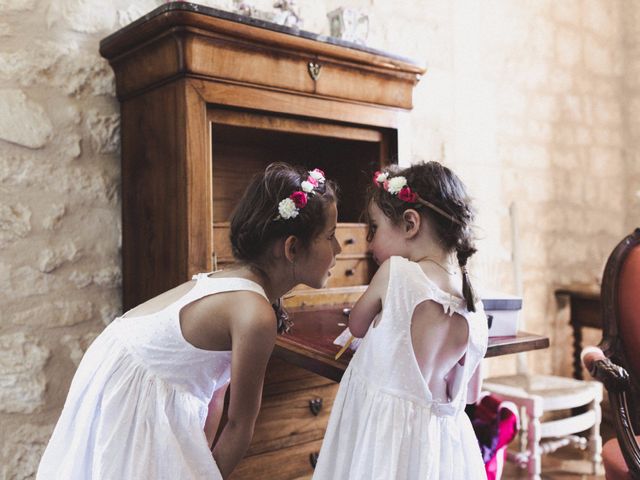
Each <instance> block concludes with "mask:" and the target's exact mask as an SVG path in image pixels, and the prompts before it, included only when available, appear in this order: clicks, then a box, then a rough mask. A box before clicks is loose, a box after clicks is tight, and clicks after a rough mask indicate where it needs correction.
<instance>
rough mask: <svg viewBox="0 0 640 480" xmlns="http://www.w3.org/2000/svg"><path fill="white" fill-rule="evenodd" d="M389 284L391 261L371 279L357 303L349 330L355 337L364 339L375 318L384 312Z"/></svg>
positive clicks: (382, 266) (384, 264) (386, 262)
mask: <svg viewBox="0 0 640 480" xmlns="http://www.w3.org/2000/svg"><path fill="white" fill-rule="evenodd" d="M388 283H389V260H387V261H385V262H384V263H383V264H382V265H380V268H378V271H377V272H376V274H375V275H374V276H373V278H372V279H371V283H370V284H369V287H368V288H367V290H366V291H365V292H364V293H363V294H362V296H361V297H360V299H359V300H358V301H357V302H356V304H355V305H354V307H353V309H352V310H351V314H350V315H349V330H351V333H352V334H353V336H354V337H359V338H361V337H364V336H365V334H366V333H367V330H369V325H371V322H372V321H373V319H374V318H375V316H376V315H377V314H378V313H380V311H381V310H382V299H383V298H384V293H385V291H386V288H387V285H388Z"/></svg>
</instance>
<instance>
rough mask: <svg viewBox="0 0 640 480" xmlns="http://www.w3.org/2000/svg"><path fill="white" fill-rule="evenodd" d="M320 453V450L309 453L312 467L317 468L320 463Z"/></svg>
mask: <svg viewBox="0 0 640 480" xmlns="http://www.w3.org/2000/svg"><path fill="white" fill-rule="evenodd" d="M319 455H320V452H312V453H310V454H309V463H310V464H311V467H312V468H316V464H317V463H318V456H319Z"/></svg>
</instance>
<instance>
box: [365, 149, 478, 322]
mask: <svg viewBox="0 0 640 480" xmlns="http://www.w3.org/2000/svg"><path fill="white" fill-rule="evenodd" d="M387 171H388V172H389V177H390V178H391V177H396V176H399V175H401V176H403V177H405V178H406V179H407V184H408V185H409V187H410V188H411V190H412V191H413V192H415V193H417V194H418V195H419V196H420V198H421V199H423V200H425V201H426V202H428V203H431V204H432V205H434V206H435V207H436V208H438V209H440V210H443V211H444V212H446V214H447V215H449V216H450V217H451V218H453V219H455V221H454V220H452V219H451V218H447V217H446V216H444V215H441V214H440V213H438V212H437V211H435V210H433V209H432V208H429V207H428V206H426V205H423V204H421V203H410V202H405V201H403V200H400V199H399V198H398V197H397V196H396V195H391V194H390V193H389V192H387V191H386V190H385V189H384V188H380V187H378V186H376V185H373V186H371V187H370V188H369V191H368V203H369V202H375V204H376V205H377V206H378V207H379V208H380V210H381V211H382V212H383V213H384V214H385V215H386V216H387V217H388V218H389V219H391V221H392V222H393V223H394V224H395V225H399V224H400V223H401V221H402V215H403V213H404V211H405V210H406V209H407V208H413V209H415V210H418V211H419V212H420V214H421V215H422V216H423V217H424V218H426V219H427V221H428V222H429V224H430V225H431V226H432V228H433V229H434V231H435V233H436V235H437V237H438V238H439V239H440V241H441V243H442V246H443V247H444V248H445V249H446V250H447V251H449V252H451V251H453V250H455V252H456V255H457V257H458V264H459V265H460V268H461V270H462V293H463V295H464V299H465V301H466V302H467V309H468V310H469V311H471V312H474V311H475V302H476V296H475V292H474V291H473V287H472V286H471V282H470V281H469V274H468V273H467V268H466V265H467V260H468V259H469V257H470V256H471V255H473V254H474V253H476V251H477V250H476V247H475V238H474V234H473V230H472V226H473V220H474V218H475V211H474V209H473V207H472V205H471V199H470V198H469V196H468V195H467V191H466V188H465V186H464V184H463V183H462V181H461V180H460V178H458V176H457V175H456V174H455V173H453V172H452V171H451V170H450V169H448V168H447V167H445V166H444V165H442V164H440V163H438V162H427V163H418V164H415V165H412V166H410V167H408V168H405V169H402V170H400V169H398V168H397V167H390V168H389V169H387Z"/></svg>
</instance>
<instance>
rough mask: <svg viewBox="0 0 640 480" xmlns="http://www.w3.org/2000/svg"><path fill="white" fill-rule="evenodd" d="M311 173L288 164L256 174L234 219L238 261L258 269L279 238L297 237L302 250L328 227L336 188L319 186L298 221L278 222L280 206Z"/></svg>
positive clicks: (233, 239) (234, 247)
mask: <svg viewBox="0 0 640 480" xmlns="http://www.w3.org/2000/svg"><path fill="white" fill-rule="evenodd" d="M308 176H309V171H308V170H307V169H305V168H302V167H297V166H291V165H288V164H286V163H282V162H278V163H272V164H270V165H269V166H267V168H266V169H265V171H264V172H263V173H260V174H256V175H254V177H253V178H252V180H251V182H250V183H249V186H248V187H247V189H246V190H245V192H244V195H243V196H242V198H241V199H240V201H239V203H238V205H237V206H236V208H235V210H234V212H233V214H232V216H231V229H230V237H231V248H232V251H233V256H234V257H235V258H236V260H238V261H240V262H243V263H246V264H249V265H253V266H259V265H260V264H262V263H263V260H264V258H263V256H264V253H265V252H266V251H267V249H268V248H269V246H270V245H271V244H272V243H273V242H274V241H275V240H277V239H279V238H286V237H288V236H289V235H294V236H295V237H297V238H298V239H299V240H300V241H301V242H302V245H303V246H308V245H309V243H310V241H311V240H312V239H313V238H314V237H315V236H316V235H318V233H320V232H321V231H322V229H323V228H324V227H325V224H326V218H325V208H326V206H327V205H328V204H330V203H332V202H335V201H336V186H335V184H334V183H333V182H332V181H330V180H326V181H325V183H319V184H318V186H317V187H316V188H314V193H313V194H309V195H308V201H307V204H306V205H305V206H304V208H300V209H299V213H298V216H297V217H295V218H289V219H281V218H278V216H279V215H278V204H279V203H280V201H281V200H283V199H285V198H288V197H289V195H291V194H292V193H293V192H295V191H299V190H301V187H300V184H301V183H302V182H303V181H304V180H307V177H308Z"/></svg>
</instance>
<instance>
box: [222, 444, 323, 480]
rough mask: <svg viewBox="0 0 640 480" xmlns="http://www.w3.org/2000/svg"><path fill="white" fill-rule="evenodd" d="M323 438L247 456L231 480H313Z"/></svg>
mask: <svg viewBox="0 0 640 480" xmlns="http://www.w3.org/2000/svg"><path fill="white" fill-rule="evenodd" d="M321 446H322V440H315V441H313V442H307V443H302V444H300V445H295V446H293V447H291V448H287V449H286V450H280V451H277V452H268V453H263V454H262V455H253V456H250V457H245V458H244V459H243V460H242V461H241V462H240V463H239V464H238V466H237V467H236V469H235V470H234V472H233V475H231V476H230V477H229V478H230V480H256V479H264V480H311V476H312V475H313V462H314V461H315V459H316V458H317V457H316V455H317V454H318V452H320V447H321Z"/></svg>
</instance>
